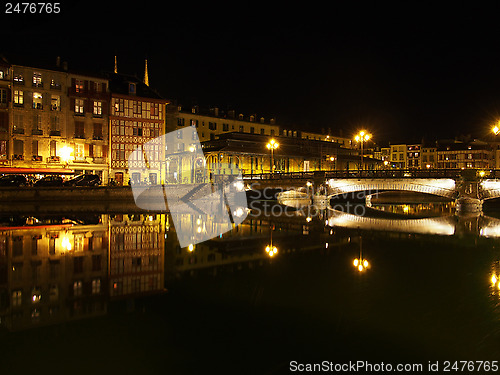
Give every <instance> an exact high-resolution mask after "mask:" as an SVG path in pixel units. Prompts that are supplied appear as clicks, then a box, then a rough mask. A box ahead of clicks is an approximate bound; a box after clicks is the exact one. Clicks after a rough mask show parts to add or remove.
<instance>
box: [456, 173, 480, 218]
mask: <svg viewBox="0 0 500 375" xmlns="http://www.w3.org/2000/svg"><path fill="white" fill-rule="evenodd" d="M472 172H473V173H472ZM456 189H457V198H456V199H455V207H456V210H457V212H459V213H472V212H481V211H482V210H483V199H482V196H481V192H480V181H479V178H478V177H477V175H476V171H475V170H472V171H468V170H464V171H462V173H461V176H460V179H458V181H457V185H456Z"/></svg>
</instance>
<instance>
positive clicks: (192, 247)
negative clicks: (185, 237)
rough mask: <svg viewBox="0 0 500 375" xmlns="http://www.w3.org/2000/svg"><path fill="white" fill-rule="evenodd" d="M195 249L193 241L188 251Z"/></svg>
mask: <svg viewBox="0 0 500 375" xmlns="http://www.w3.org/2000/svg"><path fill="white" fill-rule="evenodd" d="M193 250H194V245H193V244H192V243H191V244H189V246H188V251H193Z"/></svg>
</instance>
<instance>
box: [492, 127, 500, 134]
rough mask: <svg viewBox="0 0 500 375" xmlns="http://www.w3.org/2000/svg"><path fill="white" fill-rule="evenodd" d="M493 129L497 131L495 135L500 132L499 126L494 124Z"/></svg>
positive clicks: (494, 131)
mask: <svg viewBox="0 0 500 375" xmlns="http://www.w3.org/2000/svg"><path fill="white" fill-rule="evenodd" d="M491 130H492V131H493V133H495V135H497V134H498V132H499V131H500V128H498V126H494V127H493V129H491Z"/></svg>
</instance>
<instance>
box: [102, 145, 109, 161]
mask: <svg viewBox="0 0 500 375" xmlns="http://www.w3.org/2000/svg"><path fill="white" fill-rule="evenodd" d="M102 157H103V158H107V157H108V145H103V146H102Z"/></svg>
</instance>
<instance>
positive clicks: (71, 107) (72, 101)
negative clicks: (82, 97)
mask: <svg viewBox="0 0 500 375" xmlns="http://www.w3.org/2000/svg"><path fill="white" fill-rule="evenodd" d="M69 110H70V111H73V112H74V111H75V98H70V99H69Z"/></svg>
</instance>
